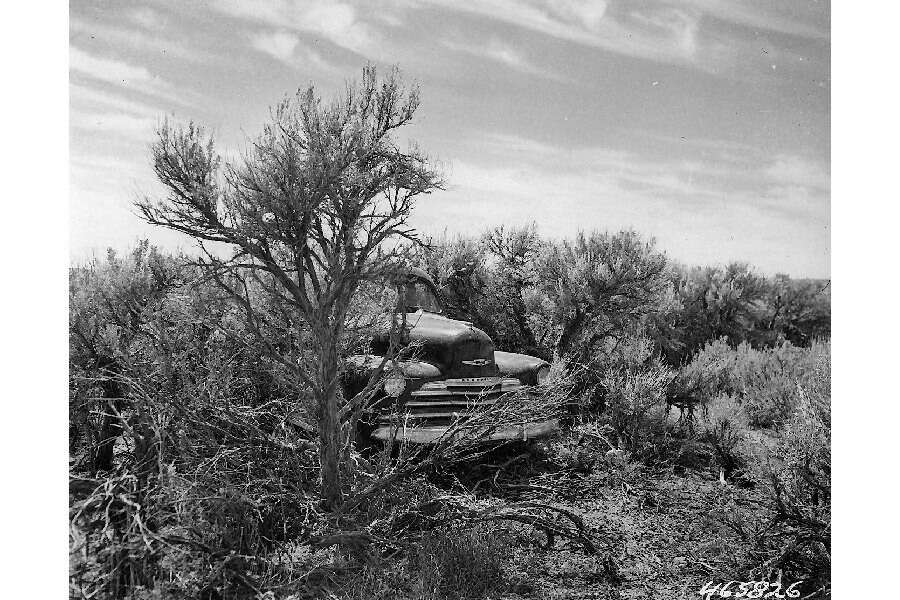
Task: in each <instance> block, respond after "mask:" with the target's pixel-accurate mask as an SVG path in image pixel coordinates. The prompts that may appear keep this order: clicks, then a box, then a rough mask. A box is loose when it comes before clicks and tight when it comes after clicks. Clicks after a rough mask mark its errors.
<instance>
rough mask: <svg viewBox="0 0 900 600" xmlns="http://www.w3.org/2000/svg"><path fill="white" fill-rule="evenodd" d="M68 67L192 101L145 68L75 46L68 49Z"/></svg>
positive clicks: (100, 78) (129, 86) (143, 90)
mask: <svg viewBox="0 0 900 600" xmlns="http://www.w3.org/2000/svg"><path fill="white" fill-rule="evenodd" d="M69 70H70V71H71V72H74V73H78V74H81V75H85V76H87V77H90V78H91V79H94V80H97V81H102V82H105V83H109V84H112V85H115V86H118V87H121V88H124V89H127V90H133V91H136V92H140V93H142V94H148V95H151V96H157V97H159V98H164V99H166V100H174V101H176V102H179V103H181V104H190V102H187V101H185V100H184V96H185V94H183V93H182V94H177V93H176V92H175V88H174V87H173V86H172V85H170V84H169V83H168V82H166V81H164V80H162V79H161V78H159V77H157V76H155V75H153V74H152V73H150V71H148V70H147V69H146V68H145V67H141V66H136V65H132V64H129V63H126V62H124V61H121V60H117V59H112V58H103V57H99V56H94V55H92V54H89V53H87V52H85V51H83V50H81V49H79V48H77V47H75V46H72V47H70V48H69Z"/></svg>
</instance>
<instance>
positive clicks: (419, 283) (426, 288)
mask: <svg viewBox="0 0 900 600" xmlns="http://www.w3.org/2000/svg"><path fill="white" fill-rule="evenodd" d="M403 287H404V289H403V290H402V291H404V292H406V293H405V294H401V297H403V298H405V304H406V312H416V311H418V310H423V311H426V312H431V313H437V314H441V313H443V312H444V307H443V306H442V305H441V300H440V297H439V296H438V295H437V293H436V292H435V290H434V289H432V287H431V285H429V284H428V282H427V281H424V280H422V279H419V278H417V277H414V278H410V279H408V280H406V282H405V283H404V284H403ZM398 291H400V290H398Z"/></svg>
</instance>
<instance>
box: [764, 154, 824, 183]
mask: <svg viewBox="0 0 900 600" xmlns="http://www.w3.org/2000/svg"><path fill="white" fill-rule="evenodd" d="M766 175H767V176H768V177H769V178H771V179H772V180H774V182H775V183H777V184H779V185H783V186H793V187H805V188H812V189H815V190H821V191H827V190H828V189H830V187H831V177H830V176H829V173H828V166H827V165H824V164H822V163H820V162H817V161H812V160H809V159H806V158H803V157H801V156H795V155H789V154H782V155H779V156H777V157H776V158H775V161H774V162H773V163H772V165H771V166H770V167H768V168H767V169H766Z"/></svg>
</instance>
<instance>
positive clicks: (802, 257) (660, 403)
mask: <svg viewBox="0 0 900 600" xmlns="http://www.w3.org/2000/svg"><path fill="white" fill-rule="evenodd" d="M54 10H56V9H54ZM66 16H67V19H68V21H67V24H66V27H67V31H68V38H67V40H65V46H66V49H65V57H64V58H63V60H64V61H65V63H66V64H65V70H66V71H67V73H68V79H67V80H65V81H61V82H60V83H61V85H62V86H63V89H62V90H61V91H60V93H61V94H63V96H64V97H65V98H67V99H66V100H64V102H66V103H67V106H66V108H67V114H65V115H64V116H63V117H62V118H63V125H64V128H65V127H66V126H67V131H68V134H67V135H68V143H67V148H66V151H67V152H68V164H67V167H68V179H67V181H66V182H65V184H64V186H65V187H64V190H65V193H66V196H65V197H66V198H67V203H68V209H67V223H66V224H65V225H64V227H65V228H66V231H65V233H64V235H63V237H64V238H65V239H66V240H67V247H66V250H65V252H66V259H65V260H66V263H67V264H66V269H65V270H66V272H67V279H66V281H65V282H63V281H62V279H63V278H62V277H60V278H59V279H60V282H59V283H60V284H61V285H62V286H64V287H65V288H66V293H67V297H66V298H58V299H57V300H58V304H59V306H62V304H63V303H65V304H67V307H68V308H67V327H68V329H67V334H63V330H62V324H61V323H62V319H64V318H66V317H65V316H64V315H62V314H61V315H60V317H61V318H60V319H58V322H59V325H58V326H54V327H55V330H54V331H53V332H52V335H53V337H55V338H60V343H61V345H62V346H63V348H62V349H61V350H62V352H63V354H62V356H65V355H67V359H68V362H67V364H65V363H64V360H63V359H60V360H59V361H57V362H59V364H58V365H57V366H58V367H59V368H61V369H65V371H66V373H65V375H63V378H64V379H65V381H66V382H67V385H68V417H67V419H66V418H65V417H64V416H63V412H62V408H61V406H59V405H58V404H59V403H61V395H62V391H61V390H55V391H54V392H53V394H52V396H53V397H54V398H57V400H55V401H54V402H53V404H52V408H50V406H51V404H50V403H47V404H46V405H45V406H46V407H47V408H46V411H47V412H53V413H58V416H59V418H60V419H61V420H64V421H65V425H61V427H60V428H59V429H58V431H59V433H54V434H53V435H50V434H49V433H46V434H44V433H41V434H39V435H35V437H30V438H29V439H30V440H31V441H30V442H29V444H35V445H41V444H42V443H43V440H44V439H45V438H51V437H53V438H55V437H59V440H57V441H59V443H60V444H61V443H62V441H61V440H62V436H63V435H64V434H63V433H62V429H64V428H67V430H68V477H67V484H64V485H67V496H68V512H67V515H66V518H67V522H68V525H67V528H66V531H64V532H63V531H58V532H57V531H54V532H53V536H54V538H55V539H59V540H62V539H63V538H64V537H66V538H67V545H68V564H67V567H68V580H67V585H68V595H69V598H72V599H79V600H80V599H83V600H88V599H128V600H159V599H168V598H174V599H182V598H183V599H198V600H306V599H318V598H321V599H335V600H337V599H347V600H353V599H355V600H363V599H380V600H394V599H418V600H440V599H448V600H450V599H463V598H466V599H506V600H514V599H522V600H524V599H586V598H592V599H622V600H626V599H627V600H637V599H648V600H654V599H689V598H692V599H699V600H713V599H717V598H798V599H801V598H802V599H813V598H816V599H818V598H831V597H832V562H833V561H832V485H831V478H832V429H831V421H832V417H831V407H832V404H831V372H832V360H831V334H832V318H831V306H832V300H831V297H832V285H831V278H832V274H831V265H832V231H831V228H832V217H831V215H832V212H831V152H832V139H831V134H832V127H831V102H832V100H831V93H832V85H831V77H832V62H831V59H832V57H831V28H832V18H831V4H830V2H828V1H827V0H495V1H491V0H468V1H461V2H452V1H449V0H385V1H373V2H363V1H361V0H358V1H357V0H340V1H329V0H271V1H262V2H252V1H249V0H209V1H203V2H200V1H197V2H178V1H175V0H152V1H143V2H138V1H131V0H123V1H109V0H71V1H70V2H69V4H68V8H67V15H66ZM885 73H887V71H885ZM48 77H49V76H48ZM16 93H18V92H16ZM857 110H859V111H861V112H865V109H864V108H863V107H861V106H860V107H859V108H857ZM11 118H14V117H11ZM66 121H67V123H66ZM894 139H895V138H894ZM894 154H896V152H895V151H894ZM60 168H64V166H62V165H61V166H60ZM29 185H30V186H31V187H32V188H35V187H40V186H41V182H40V181H31V182H30V183H29ZM851 200H852V199H851ZM36 206H37V205H35V207H36ZM35 207H31V208H29V210H30V211H33V214H32V217H31V218H32V219H36V218H40V216H41V215H40V214H39V213H40V212H41V211H42V210H43V209H41V208H35ZM873 220H877V218H875V217H873ZM64 243H65V242H64ZM894 252H896V250H894ZM10 258H13V259H15V257H14V256H13V257H10ZM57 271H59V269H57ZM857 291H858V292H861V291H862V289H861V288H857ZM867 293H869V292H867ZM871 294H872V295H873V296H874V295H875V292H871ZM894 297H896V296H894ZM894 310H895V309H894ZM852 351H853V350H852V349H851V352H852ZM48 362H52V361H50V360H48ZM26 389H27V388H26ZM889 395H890V394H885V396H889ZM48 398H49V396H48ZM9 401H10V402H13V398H9ZM884 401H886V400H879V402H884ZM869 402H870V401H869V400H867V399H865V398H862V397H860V399H859V402H857V403H856V405H855V406H857V407H862V406H863V405H864V404H866V403H869ZM33 407H34V405H32V408H33ZM40 410H45V409H40ZM870 417H871V415H870ZM34 418H35V417H34V416H32V417H31V418H30V420H29V423H33V419H34ZM19 425H20V426H22V427H24V424H21V423H20V424H19ZM27 427H28V428H29V429H28V431H29V432H31V433H30V434H29V435H31V434H32V433H35V432H36V431H37V430H36V429H31V428H32V427H33V425H31V424H29V425H28V426H27ZM54 431H57V430H54ZM22 450H23V448H22V447H20V448H19V451H20V452H21V451H22ZM57 462H59V461H57ZM895 472H896V469H895V467H890V468H889V470H888V471H887V472H885V476H886V477H887V476H890V477H893V474H894V473H895ZM62 502H63V500H62V498H60V502H58V504H59V505H60V506H61V505H62ZM858 510H860V511H864V509H862V508H860V509H858ZM53 511H54V514H55V516H56V517H58V518H59V519H62V517H63V514H62V513H63V511H62V510H61V509H59V508H54V509H53ZM845 550H850V548H849V547H848V546H845ZM892 585H894V584H892ZM851 589H852V588H851ZM886 589H889V588H886ZM885 593H886V594H887V595H886V596H884V597H890V593H889V592H885ZM37 595H38V596H43V594H40V593H37ZM851 596H852V594H851ZM47 597H49V596H47Z"/></svg>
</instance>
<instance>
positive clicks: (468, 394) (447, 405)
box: [379, 377, 522, 425]
mask: <svg viewBox="0 0 900 600" xmlns="http://www.w3.org/2000/svg"><path fill="white" fill-rule="evenodd" d="M521 387H522V384H521V382H520V381H519V380H518V379H513V378H504V377H463V378H458V379H444V380H442V381H432V382H429V383H426V384H424V385H422V387H421V388H419V389H418V390H416V391H414V392H412V393H411V398H410V399H409V400H408V401H407V402H406V403H405V404H404V405H403V406H401V407H400V413H401V417H406V418H408V419H409V420H410V424H411V425H425V424H427V425H446V424H449V423H450V422H452V421H454V420H455V419H457V418H459V416H460V415H462V414H464V413H466V412H468V411H470V410H472V409H473V408H477V407H479V406H488V405H491V404H494V403H496V402H497V399H498V398H500V397H501V396H502V395H504V394H508V393H510V392H514V391H516V390H518V389H519V388H521ZM390 420H391V416H390V415H384V416H382V417H381V418H380V419H379V421H381V422H382V423H387V422H390Z"/></svg>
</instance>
